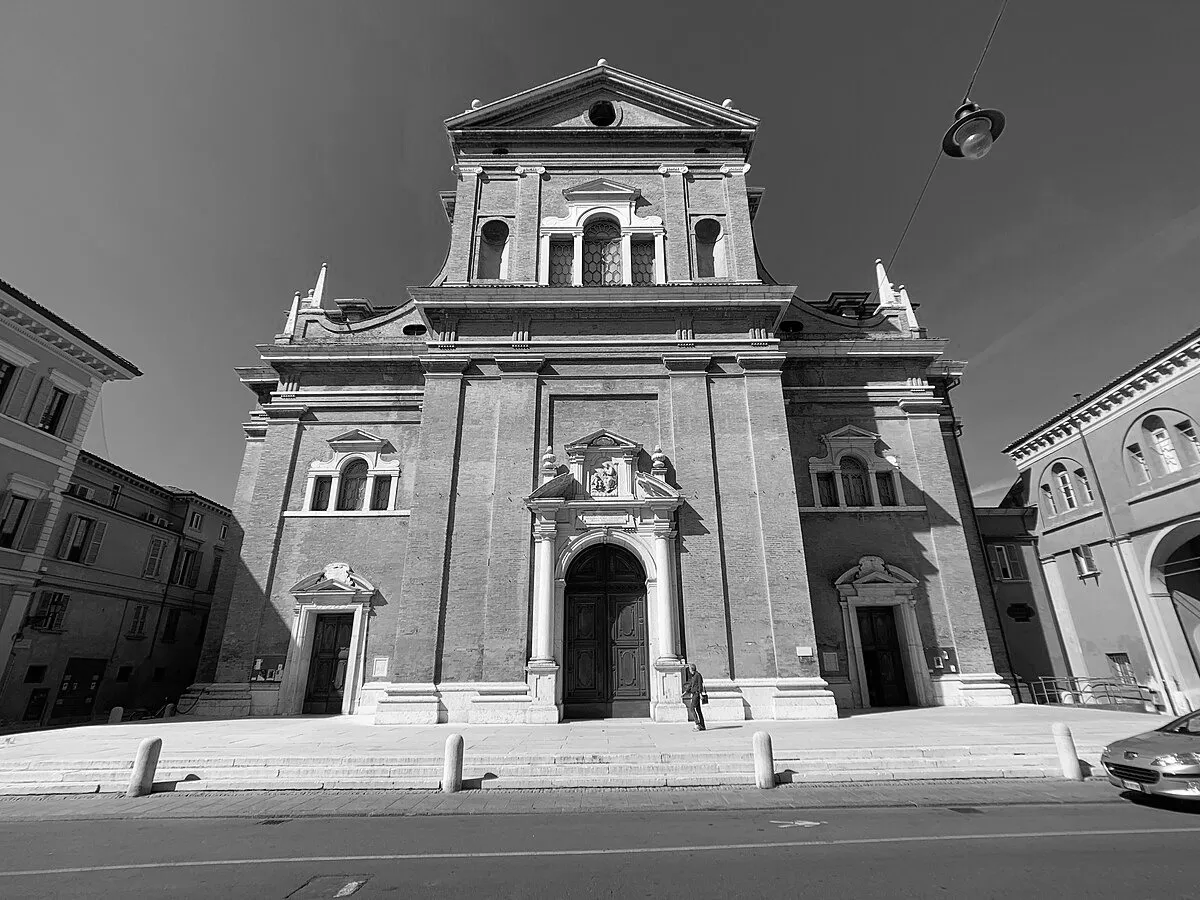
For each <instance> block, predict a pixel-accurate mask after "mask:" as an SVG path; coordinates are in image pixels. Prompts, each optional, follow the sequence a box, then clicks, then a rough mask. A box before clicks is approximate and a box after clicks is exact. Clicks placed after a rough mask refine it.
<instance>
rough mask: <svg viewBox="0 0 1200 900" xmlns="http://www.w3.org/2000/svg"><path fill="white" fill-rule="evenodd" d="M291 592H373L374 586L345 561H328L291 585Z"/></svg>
mask: <svg viewBox="0 0 1200 900" xmlns="http://www.w3.org/2000/svg"><path fill="white" fill-rule="evenodd" d="M291 592H292V593H293V594H306V595H310V594H336V595H338V596H342V595H345V594H368V595H369V594H374V593H375V586H374V585H373V584H371V582H369V581H368V580H367V579H365V578H363V577H362V576H361V575H359V574H357V573H356V572H355V571H354V570H353V569H351V568H350V566H348V565H346V564H345V563H330V564H329V565H327V566H326V567H325V568H324V569H322V570H321V571H320V572H314V573H313V574H312V575H309V576H308V577H306V578H302V579H300V581H298V582H296V584H294V585H292V591H291Z"/></svg>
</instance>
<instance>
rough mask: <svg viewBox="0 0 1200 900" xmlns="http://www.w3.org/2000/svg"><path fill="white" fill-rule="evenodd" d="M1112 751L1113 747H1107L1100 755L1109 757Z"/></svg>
mask: <svg viewBox="0 0 1200 900" xmlns="http://www.w3.org/2000/svg"><path fill="white" fill-rule="evenodd" d="M1110 750H1112V747H1105V748H1104V749H1103V750H1101V751H1100V755H1101V756H1108V752H1109V751H1110Z"/></svg>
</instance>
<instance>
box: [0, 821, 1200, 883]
mask: <svg viewBox="0 0 1200 900" xmlns="http://www.w3.org/2000/svg"><path fill="white" fill-rule="evenodd" d="M1197 848H1200V804H1197V805H1196V806H1195V808H1194V810H1188V809H1174V808H1159V807H1151V806H1144V805H1134V804H1132V803H1090V804H1079V805H1064V804H1054V805H1024V806H989V807H954V808H942V809H937V808H933V809H931V808H886V809H836V810H834V809H830V810H812V809H808V810H802V811H789V812H780V811H778V810H775V811H756V812H747V811H729V812H653V813H650V812H647V813H620V814H610V813H602V814H594V813H589V814H586V815H583V814H569V813H564V814H557V815H545V816H542V815H536V816H535V815H486V814H476V815H470V816H436V817H393V818H388V817H377V818H363V817H358V818H337V817H330V818H303V819H291V820H287V819H266V820H256V819H182V820H181V819H172V820H162V819H159V820H91V821H71V822H61V821H59V822H11V823H5V824H4V825H3V826H0V897H3V898H6V900H7V898H21V900H25V898H29V900H33V898H43V897H47V898H49V897H54V898H58V897H64V898H66V897H69V898H73V900H75V898H90V897H97V898H115V897H120V898H142V897H146V898H167V897H169V898H212V897H220V898H229V900H240V898H248V900H249V898H253V900H274V898H285V897H290V898H293V900H309V898H324V897H339V896H341V897H349V896H352V897H354V898H355V900H367V898H383V897H394V898H416V897H471V898H475V897H521V898H526V897H528V898H535V897H546V898H568V897H609V896H613V897H622V898H626V897H655V898H673V897H689V898H707V897H721V898H726V897H746V896H749V897H757V898H766V897H798V896H809V897H820V898H823V900H833V898H871V897H887V898H909V897H921V898H925V897H953V898H963V897H966V898H988V897H1022V898H1038V897H1054V898H1056V900H1069V898H1076V897H1078V898H1089V900H1091V898H1110V897H1111V898H1120V900H1135V898H1143V897H1144V898H1151V897H1153V898H1156V900H1164V898H1172V897H1178V898H1195V897H1198V896H1200V852H1198V850H1197ZM356 885H357V887H355V886H356ZM339 892H341V893H339Z"/></svg>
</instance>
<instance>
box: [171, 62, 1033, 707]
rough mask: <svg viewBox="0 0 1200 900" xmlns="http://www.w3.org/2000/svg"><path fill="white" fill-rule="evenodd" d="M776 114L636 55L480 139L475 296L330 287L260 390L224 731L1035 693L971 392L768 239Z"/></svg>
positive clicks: (902, 327) (499, 116)
mask: <svg viewBox="0 0 1200 900" xmlns="http://www.w3.org/2000/svg"><path fill="white" fill-rule="evenodd" d="M757 125H758V120H757V119H755V118H754V117H752V116H750V115H747V114H745V113H743V112H741V111H739V110H737V109H735V108H734V107H733V104H732V102H731V101H726V102H725V103H723V104H718V103H713V102H709V101H707V100H703V99H700V98H698V97H695V96H692V95H689V94H686V93H683V92H681V91H678V90H675V89H672V88H668V87H665V86H663V85H659V84H656V83H653V82H650V81H647V80H646V79H643V78H640V77H638V76H636V75H633V74H631V73H627V72H624V71H621V70H619V69H616V68H614V67H612V66H609V65H607V64H606V63H605V62H604V61H603V60H601V61H600V62H599V63H598V64H597V65H596V66H594V67H592V68H589V69H587V70H585V71H583V72H580V73H577V74H575V75H571V76H568V77H566V78H563V79H560V80H558V81H555V82H551V83H549V84H546V85H543V86H540V87H536V88H533V89H531V90H528V91H524V92H522V93H520V94H517V95H514V96H512V97H508V98H505V99H502V100H498V101H495V102H492V103H488V104H480V103H479V102H478V101H476V102H475V103H473V104H472V108H471V109H468V110H467V111H465V112H463V113H461V114H459V115H456V116H454V117H452V118H450V119H448V120H447V122H446V127H447V131H448V134H449V138H450V144H451V148H452V151H453V154H454V173H455V176H456V185H455V190H453V191H450V192H445V193H443V194H442V195H441V199H442V203H443V205H444V208H445V211H446V215H447V218H448V220H449V222H450V247H449V251H448V254H447V257H446V261H445V263H444V267H443V269H442V271H441V272H440V274H439V275H438V276H437V277H436V278H435V279H434V280H433V282H432V283H431V284H429V285H428V286H422V287H411V288H409V289H408V291H407V297H406V298H405V299H404V300H403V302H400V303H398V304H396V305H389V306H382V305H378V304H375V303H373V302H371V301H368V300H361V299H351V300H327V299H326V297H325V277H326V273H325V269H324V268H322V271H321V274H320V276H319V278H318V282H317V285H316V287H315V288H314V289H313V291H311V292H310V293H309V295H308V296H307V297H305V298H301V297H300V296H299V295H297V296H296V298H295V299H294V301H293V305H292V309H291V312H290V314H289V316H288V319H287V322H286V325H285V327H284V329H283V331H282V332H281V333H280V334H279V335H277V336H276V338H275V340H274V342H273V343H270V344H265V345H261V346H260V347H259V350H260V353H261V364H260V365H258V366H254V367H250V368H246V369H243V370H240V374H241V377H242V380H243V382H244V383H245V384H247V385H248V386H249V387H250V388H251V389H252V390H253V391H254V392H255V393H256V395H257V397H258V406H257V408H256V409H255V410H254V411H253V412H252V413H251V416H250V419H249V421H248V422H247V423H246V424H245V426H244V427H245V431H246V436H247V444H246V455H245V460H244V463H243V467H242V471H241V475H240V478H239V481H238V487H237V493H236V498H235V504H234V509H235V515H236V517H237V521H238V528H237V529H235V530H236V531H237V534H236V535H234V536H233V537H234V538H236V540H238V541H240V550H239V551H238V553H237V559H238V561H239V562H238V564H237V565H234V566H229V567H227V569H226V570H223V573H222V579H221V582H220V583H219V584H218V588H217V596H216V598H215V602H214V609H213V613H212V616H211V619H210V623H211V624H210V629H209V634H208V639H207V641H206V646H205V650H204V655H203V657H202V660H201V667H200V677H199V682H198V683H197V684H196V685H194V686H193V687H192V688H191V689H190V691H189V694H188V695H187V696H186V697H185V698H184V700H183V701H181V711H183V712H189V711H190V712H191V713H192V714H194V715H293V714H301V713H335V712H341V713H353V714H360V715H365V716H370V717H373V720H374V721H375V722H377V723H381V724H390V723H434V722H439V721H442V722H444V721H451V722H520V723H549V722H558V721H561V720H563V719H564V718H566V719H571V718H595V717H609V716H613V717H620V716H629V717H643V718H651V719H653V720H656V721H663V722H678V721H686V719H687V713H686V710H685V707H684V706H683V704H682V701H681V696H680V693H681V677H680V673H681V671H682V669H683V667H684V665H685V664H686V662H694V663H696V664H697V665H698V666H699V668H700V670H701V671H702V673H703V674H704V677H705V683H706V686H707V689H708V693H709V697H710V701H711V702H710V704H709V706H708V707H706V717H708V718H710V719H713V720H718V721H720V720H742V719H747V718H777V719H798V718H826V717H834V716H836V715H837V709H838V707H866V706H876V707H882V706H889V707H890V706H905V705H912V706H918V705H922V706H923V705H1001V704H1008V703H1011V702H1012V695H1011V692H1010V691H1009V688H1008V686H1007V684H1006V683H1005V681H1004V679H1003V678H1002V677H1001V674H998V673H1002V672H1005V671H1006V670H1007V666H1006V665H1005V663H1004V661H1003V660H1004V655H1003V650H1002V647H1001V643H1000V641H1001V638H1000V636H999V631H998V623H997V622H996V621H995V613H994V605H993V604H992V603H990V602H988V603H983V602H981V597H987V596H988V595H987V594H986V593H985V592H986V591H988V590H989V588H988V583H987V576H986V570H985V568H984V560H983V558H982V555H981V552H980V545H979V540H978V535H977V534H976V532H975V526H974V520H973V516H972V510H971V505H970V497H969V494H968V489H967V484H966V478H965V472H964V469H963V464H962V459H961V456H960V455H959V451H958V443H957V436H956V428H957V420H956V419H955V417H954V413H953V410H952V408H951V406H950V404H949V399H948V393H949V390H950V388H952V387H953V386H954V385H955V384H956V383H957V381H958V379H959V378H960V376H961V364H959V363H954V362H950V361H946V360H944V359H943V358H942V357H943V351H944V348H945V343H946V342H945V341H944V340H941V339H935V338H930V337H928V336H927V335H926V333H925V332H924V330H923V329H922V328H921V327H920V326H919V325H918V323H917V319H916V316H915V315H914V312H913V305H912V303H911V302H910V301H909V299H908V295H907V292H905V291H904V290H903V289H901V290H899V291H897V290H896V289H894V288H893V286H892V285H891V284H890V283H889V281H888V280H887V276H886V274H885V273H884V272H883V267H882V265H879V266H877V276H878V286H879V293H878V297H877V300H876V302H874V303H872V302H869V301H870V297H869V296H868V295H867V294H865V293H864V294H835V295H833V296H831V297H830V298H829V300H827V301H823V302H819V303H809V302H805V301H803V300H801V299H799V298H798V297H797V296H796V288H795V287H794V286H792V285H787V284H780V283H778V282H776V281H775V280H774V279H773V278H771V276H770V275H769V274H768V273H767V271H766V270H765V269H764V267H763V266H762V264H761V262H760V260H759V257H758V254H757V252H756V249H755V244H754V235H753V221H754V217H755V214H756V212H757V209H758V206H759V202H760V200H761V198H762V193H763V192H762V190H761V189H759V188H755V187H751V186H748V183H747V180H746V174H747V172H748V170H749V168H750V166H749V164H748V159H749V156H750V152H751V149H752V146H753V143H754V139H755V134H756V129H757Z"/></svg>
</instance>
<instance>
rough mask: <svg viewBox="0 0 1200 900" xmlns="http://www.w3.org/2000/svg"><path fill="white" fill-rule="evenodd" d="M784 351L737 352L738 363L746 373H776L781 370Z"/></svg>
mask: <svg viewBox="0 0 1200 900" xmlns="http://www.w3.org/2000/svg"><path fill="white" fill-rule="evenodd" d="M785 359H787V354H786V353H739V354H738V357H737V361H738V365H739V366H741V367H742V371H744V372H745V373H746V374H747V375H777V374H778V373H779V372H781V371H782V370H783V362H784V360H785Z"/></svg>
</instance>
